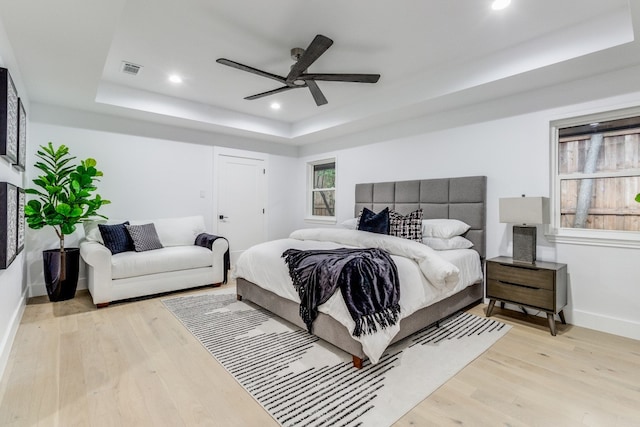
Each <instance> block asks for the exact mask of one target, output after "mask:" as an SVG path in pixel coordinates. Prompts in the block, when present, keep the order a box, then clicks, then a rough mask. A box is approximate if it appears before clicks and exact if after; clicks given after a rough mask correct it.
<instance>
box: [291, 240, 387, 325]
mask: <svg viewBox="0 0 640 427" xmlns="http://www.w3.org/2000/svg"><path fill="white" fill-rule="evenodd" d="M282 257H283V258H284V261H285V263H286V264H288V266H289V275H290V276H291V279H292V280H293V285H294V286H295V288H296V290H297V291H298V295H299V296H300V317H302V320H304V323H305V324H306V325H307V330H308V331H309V333H312V324H313V321H314V320H315V319H316V317H318V306H320V305H321V304H323V303H325V302H326V301H327V300H328V299H329V298H330V297H331V296H332V295H333V293H334V292H335V291H336V289H337V288H338V287H340V292H341V293H342V297H343V298H344V302H345V304H346V305H347V309H348V310H349V314H351V317H352V318H353V320H354V321H355V322H356V326H355V329H354V330H353V332H352V335H353V336H355V337H359V336H361V335H362V334H371V333H374V332H376V331H377V330H378V327H380V328H382V329H384V328H386V327H387V326H391V325H395V324H396V322H397V321H398V315H399V314H400V304H399V301H400V285H399V280H398V269H397V267H396V264H395V263H394V262H393V260H392V259H391V256H390V255H389V254H388V253H387V252H386V251H384V250H382V249H375V248H371V249H348V248H338V249H328V250H307V251H303V250H299V249H287V250H286V251H285V252H284V253H283V254H282Z"/></svg>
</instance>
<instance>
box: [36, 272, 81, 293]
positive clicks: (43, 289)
mask: <svg viewBox="0 0 640 427" xmlns="http://www.w3.org/2000/svg"><path fill="white" fill-rule="evenodd" d="M77 289H78V290H80V289H87V278H86V277H79V278H78V288H77ZM44 295H47V286H46V285H45V284H44V283H32V284H31V285H30V286H29V296H30V297H41V296H44Z"/></svg>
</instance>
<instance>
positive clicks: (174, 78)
mask: <svg viewBox="0 0 640 427" xmlns="http://www.w3.org/2000/svg"><path fill="white" fill-rule="evenodd" d="M169 81H170V82H171V83H182V77H180V76H179V75H177V74H172V75H170V76H169Z"/></svg>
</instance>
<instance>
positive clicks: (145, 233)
mask: <svg viewBox="0 0 640 427" xmlns="http://www.w3.org/2000/svg"><path fill="white" fill-rule="evenodd" d="M125 227H127V231H128V232H129V234H130V235H131V240H133V247H134V248H135V250H136V252H144V251H151V250H153V249H161V248H162V247H163V246H162V243H160V238H159V237H158V233H157V232H156V227H155V225H153V224H142V225H126V226H125Z"/></svg>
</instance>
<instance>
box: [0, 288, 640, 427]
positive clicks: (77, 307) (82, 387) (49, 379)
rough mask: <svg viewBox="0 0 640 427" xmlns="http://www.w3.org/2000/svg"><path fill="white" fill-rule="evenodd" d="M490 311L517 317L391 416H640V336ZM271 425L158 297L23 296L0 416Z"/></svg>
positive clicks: (414, 420) (415, 422)
mask: <svg viewBox="0 0 640 427" xmlns="http://www.w3.org/2000/svg"><path fill="white" fill-rule="evenodd" d="M227 286H232V285H227ZM209 290H210V288H205V289H201V290H195V291H192V292H203V291H204V292H206V291H209ZM485 309H486V306H483V305H480V306H477V307H474V308H473V309H471V310H470V311H471V312H472V313H474V314H478V315H484V310H485ZM494 316H495V317H496V318H499V319H500V320H502V321H504V322H506V323H509V324H511V325H513V326H514V327H513V328H512V329H511V330H510V331H509V333H508V334H507V335H506V336H505V337H503V338H502V339H500V340H499V341H498V342H497V343H496V344H495V345H493V346H492V347H491V348H490V349H489V350H488V351H487V352H485V353H484V354H483V355H481V356H480V357H479V358H477V359H476V360H475V361H473V362H472V363H471V364H470V365H468V366H467V367H466V368H464V369H463V370H462V371H461V372H460V373H458V374H457V375H456V376H455V377H453V378H452V379H451V380H449V381H448V382H447V383H446V384H444V385H443V386H442V387H440V388H439V389H438V390H437V391H436V392H434V393H433V394H432V395H431V396H429V397H428V398H427V399H425V400H424V401H422V403H420V404H419V405H418V406H417V407H415V408H414V409H413V410H412V411H411V412H409V413H408V414H406V415H405V416H404V417H403V418H402V419H400V420H399V421H398V422H397V423H396V425H397V426H431V425H434V426H435V425H469V426H485V425H486V426H499V425H503V426H554V427H555V426H574V425H575V426H607V427H609V426H640V342H639V341H634V340H630V339H626V338H621V337H617V336H613V335H608V334H604V333H600V332H595V331H592V330H588V329H584V328H579V327H575V326H571V325H567V326H564V325H558V335H557V336H556V337H552V336H551V335H550V334H549V331H548V328H547V325H546V319H544V318H532V317H529V318H525V317H524V315H522V314H519V313H517V312H514V311H502V310H499V309H496V311H495V314H494ZM275 425H277V424H276V423H275V422H274V421H273V419H272V418H271V417H270V416H269V415H268V414H267V413H266V412H265V411H264V410H263V409H262V408H261V407H260V406H259V405H258V404H257V403H256V402H255V401H254V400H253V399H252V398H251V397H250V396H249V395H248V394H247V393H246V392H245V391H244V390H243V389H242V388H241V387H240V386H239V385H238V384H237V383H236V382H235V380H234V379H233V378H232V377H231V376H230V375H229V374H228V373H227V372H226V371H225V370H224V369H223V368H222V367H221V366H220V365H219V364H218V363H217V362H216V360H215V359H214V358H213V357H211V356H210V355H209V353H208V352H207V351H206V350H205V349H204V348H203V347H202V346H201V345H200V344H199V343H198V342H197V341H196V339H195V338H194V337H193V336H192V335H191V334H190V333H189V332H187V330H186V329H185V328H183V327H182V326H181V324H180V323H179V322H178V321H177V320H176V319H175V318H174V317H173V315H172V314H171V313H169V311H167V310H166V309H165V308H164V307H163V306H162V304H161V302H160V298H152V299H146V300H142V301H136V302H127V303H120V304H113V305H111V306H110V307H108V308H104V309H100V310H97V309H95V308H94V307H93V306H92V305H91V301H90V297H89V295H88V294H87V293H86V292H84V293H79V294H78V295H77V296H76V298H75V299H73V300H70V301H65V302H59V303H55V304H53V303H49V302H48V301H46V297H45V298H37V299H34V300H32V301H30V303H29V304H28V305H27V307H26V310H25V313H24V317H23V319H22V322H21V324H20V328H19V330H18V334H17V337H16V340H15V343H14V345H13V348H12V351H11V356H10V359H9V363H8V366H7V369H6V371H5V373H4V376H3V378H2V381H1V382H0V426H14V427H18V426H65V427H66V426H172V427H174V426H275Z"/></svg>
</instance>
